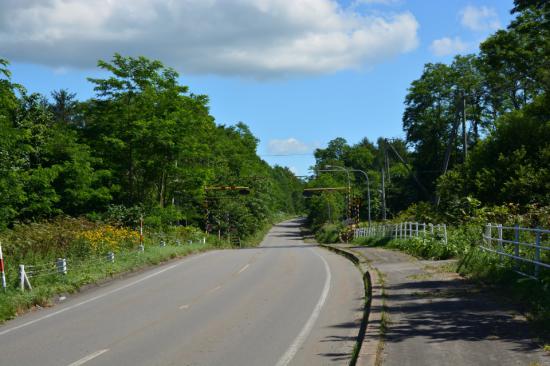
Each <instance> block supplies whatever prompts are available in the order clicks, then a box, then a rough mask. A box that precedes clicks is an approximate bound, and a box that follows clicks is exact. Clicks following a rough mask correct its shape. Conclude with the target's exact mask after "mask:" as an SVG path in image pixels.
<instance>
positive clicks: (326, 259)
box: [0, 221, 364, 366]
mask: <svg viewBox="0 0 550 366" xmlns="http://www.w3.org/2000/svg"><path fill="white" fill-rule="evenodd" d="M363 295H364V291H363V284H362V278H361V274H360V273H359V271H358V270H357V269H356V268H355V267H354V266H353V265H352V264H351V263H350V262H349V261H347V260H346V259H344V258H342V257H340V256H338V255H336V254H333V253H330V252H328V251H326V250H324V249H321V248H317V247H316V246H314V245H308V244H304V242H303V241H302V240H301V237H300V232H299V222H298V221H287V222H285V223H282V224H279V225H277V226H275V227H274V228H273V229H272V230H271V232H270V233H269V234H268V236H267V237H266V238H265V240H264V241H263V242H262V245H261V247H258V248H252V249H242V250H220V251H212V252H207V253H203V254H200V255H196V256H192V257H188V258H185V259H183V260H179V261H176V262H171V263H168V264H165V265H163V266H158V267H155V268H152V269H151V270H148V271H146V272H143V273H141V274H139V275H136V276H133V277H131V278H126V279H123V280H117V281H113V282H111V283H108V284H105V285H103V286H101V287H99V288H96V289H94V290H90V291H87V292H85V293H83V294H80V295H76V296H73V297H71V298H69V300H66V301H65V302H64V303H62V304H59V305H56V306H54V307H52V308H48V309H42V310H39V311H34V312H31V313H28V314H26V315H24V316H21V317H19V318H17V319H15V320H13V321H10V322H8V323H7V324H5V325H3V326H2V327H0V365H17V366H31V365H41V366H48V365H52V366H54V365H55V366H65V365H66V366H69V365H70V366H78V365H86V366H97V365H119V366H122V365H135V366H138V365H147V366H151V365H227V366H228V365H274V366H284V365H338V364H341V365H344V364H348V363H349V359H350V356H351V353H352V351H353V347H354V345H355V338H356V336H357V334H358V329H359V324H360V319H361V316H362V310H363V306H364V301H363Z"/></svg>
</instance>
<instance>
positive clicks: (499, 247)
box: [498, 224, 504, 262]
mask: <svg viewBox="0 0 550 366" xmlns="http://www.w3.org/2000/svg"><path fill="white" fill-rule="evenodd" d="M503 249H504V248H503V247H502V224H498V252H499V255H498V259H499V260H500V261H501V262H502V251H503Z"/></svg>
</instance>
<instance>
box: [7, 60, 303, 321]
mask: <svg viewBox="0 0 550 366" xmlns="http://www.w3.org/2000/svg"><path fill="white" fill-rule="evenodd" d="M98 67H99V69H100V70H101V71H102V72H103V73H102V74H101V75H104V76H103V77H102V78H90V79H89V81H90V83H91V84H92V85H93V86H94V90H95V96H94V97H92V98H90V99H88V100H79V99H78V98H77V96H76V95H75V94H74V93H71V92H70V91H68V90H66V89H60V90H54V91H52V93H51V95H49V96H45V95H40V94H37V93H30V92H28V91H27V90H26V89H25V87H24V86H23V85H19V84H17V83H15V82H14V81H13V80H12V79H11V74H10V66H9V62H8V61H7V60H4V59H0V242H1V244H2V248H3V254H4V258H5V269H6V278H7V291H6V292H5V293H0V320H5V319H7V318H9V317H12V316H13V315H14V314H16V313H17V312H20V311H22V310H24V309H27V308H28V307H29V306H32V305H34V304H37V305H46V304H47V303H49V301H50V298H51V297H52V296H53V295H54V294H58V293H62V292H74V291H77V290H78V289H79V288H80V287H81V286H83V285H85V284H89V283H94V282H97V281H102V280H104V279H105V278H108V277H111V276H113V275H115V274H118V273H123V272H127V271H130V270H134V269H136V268H141V267H143V266H146V265H150V264H156V263H159V262H161V261H164V260H167V259H170V258H175V257H179V256H183V255H187V254H190V253H195V252H198V251H203V250H207V249H213V248H225V247H241V246H253V245H257V244H258V243H259V242H260V241H261V238H262V237H263V235H264V234H265V233H266V231H267V229H268V228H269V227H270V225H271V224H272V223H273V222H277V221H280V220H282V219H283V218H285V217H291V216H295V215H297V214H298V213H300V212H302V210H303V203H302V197H301V190H302V182H301V181H300V180H299V179H298V178H297V177H296V176H295V175H294V174H293V173H292V172H291V171H290V170H289V169H288V168H284V167H280V166H275V167H271V166H269V164H267V163H266V162H265V161H263V160H262V159H261V158H260V157H259V156H258V155H257V153H256V149H257V146H258V142H259V141H258V139H257V138H256V137H255V136H254V135H253V134H252V132H251V131H250V129H249V128H248V126H247V125H246V124H245V123H243V122H237V123H235V124H234V125H224V124H221V123H216V121H215V120H214V117H213V116H212V115H211V114H210V112H209V99H208V96H206V95H198V94H194V93H192V92H191V91H190V90H189V88H188V87H187V86H185V85H181V84H180V77H179V75H178V73H177V72H176V71H175V70H173V69H171V68H169V67H165V66H164V65H163V64H162V63H161V62H160V61H157V60H150V59H147V58H145V57H125V56H122V55H119V54H115V55H114V56H113V58H112V59H111V60H110V61H104V60H100V61H99V62H98ZM141 220H143V226H144V230H145V233H144V234H145V235H144V237H145V242H144V245H145V251H144V252H143V253H139V252H138V244H139V227H140V223H141ZM203 238H206V243H203V244H199V241H200V240H202V239H203ZM161 242H164V243H166V246H165V247H162V248H160V243H161ZM189 242H192V244H189ZM110 252H112V253H114V255H115V261H114V263H106V261H105V258H106V255H107V254H108V253H110ZM57 258H65V259H66V260H67V266H68V268H69V270H68V273H67V274H66V275H61V276H60V275H57V274H47V272H48V271H49V270H51V268H52V267H51V266H53V263H54V262H55V261H56V260H57ZM20 264H24V265H26V266H28V271H29V273H31V272H33V271H34V272H35V273H34V275H35V276H34V277H32V278H31V283H32V284H33V286H34V289H33V291H31V292H26V293H19V290H18V287H19V273H18V270H19V265H20ZM44 269H47V270H44ZM54 270H55V268H54ZM38 272H40V276H38V275H37V273H38ZM44 273H46V274H44Z"/></svg>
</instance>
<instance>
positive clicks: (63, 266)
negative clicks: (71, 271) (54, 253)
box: [56, 258, 67, 275]
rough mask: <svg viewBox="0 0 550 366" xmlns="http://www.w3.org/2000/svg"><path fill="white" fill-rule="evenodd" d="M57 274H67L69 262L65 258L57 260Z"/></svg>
mask: <svg viewBox="0 0 550 366" xmlns="http://www.w3.org/2000/svg"><path fill="white" fill-rule="evenodd" d="M56 264H57V272H59V273H61V274H63V275H66V274H67V260H66V259H65V258H57V263H56Z"/></svg>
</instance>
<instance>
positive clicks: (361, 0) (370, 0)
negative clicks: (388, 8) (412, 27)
mask: <svg viewBox="0 0 550 366" xmlns="http://www.w3.org/2000/svg"><path fill="white" fill-rule="evenodd" d="M398 2H401V0H355V1H354V2H353V3H354V5H360V4H382V5H392V4H395V3H398Z"/></svg>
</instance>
